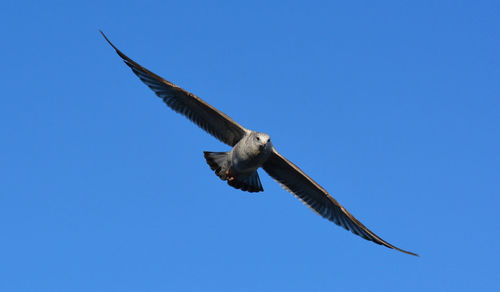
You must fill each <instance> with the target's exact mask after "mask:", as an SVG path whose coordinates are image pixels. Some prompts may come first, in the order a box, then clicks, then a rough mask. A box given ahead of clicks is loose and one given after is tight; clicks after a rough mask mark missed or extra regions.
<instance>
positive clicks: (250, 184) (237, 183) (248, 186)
mask: <svg viewBox="0 0 500 292" xmlns="http://www.w3.org/2000/svg"><path fill="white" fill-rule="evenodd" d="M227 183H228V184H229V185H230V186H232V187H233V188H236V189H241V190H242V191H247V192H250V193H256V192H262V191H264V188H262V184H261V183H260V178H259V174H258V173H257V171H254V172H252V173H251V174H249V175H244V176H243V175H240V176H236V177H235V178H234V179H233V180H228V181H227Z"/></svg>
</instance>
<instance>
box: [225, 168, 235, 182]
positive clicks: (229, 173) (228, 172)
mask: <svg viewBox="0 0 500 292" xmlns="http://www.w3.org/2000/svg"><path fill="white" fill-rule="evenodd" d="M226 178H227V181H233V180H234V175H232V174H231V167H229V168H228V169H227V170H226Z"/></svg>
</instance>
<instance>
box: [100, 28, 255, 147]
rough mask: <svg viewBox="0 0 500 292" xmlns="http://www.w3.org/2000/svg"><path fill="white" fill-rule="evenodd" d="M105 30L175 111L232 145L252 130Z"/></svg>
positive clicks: (140, 73)
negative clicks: (136, 57) (135, 56)
mask: <svg viewBox="0 0 500 292" xmlns="http://www.w3.org/2000/svg"><path fill="white" fill-rule="evenodd" d="M101 34H102V35H103V36H104V38H105V39H106V41H107V42H108V43H109V44H110V45H111V46H112V47H113V49H115V51H116V52H117V53H118V55H119V56H120V57H121V58H122V59H123V61H124V62H125V64H127V66H129V67H130V68H131V69H132V71H133V72H134V73H135V75H137V76H138V77H139V78H140V79H141V81H142V82H144V84H146V85H147V86H149V88H151V89H152V90H153V91H154V92H155V93H156V95H158V96H159V97H160V98H161V99H163V101H164V102H165V103H166V104H167V105H168V106H169V107H170V108H171V109H173V110H174V111H176V112H178V113H180V114H182V115H184V116H186V117H187V118H188V119H190V120H191V121H193V122H194V123H195V124H197V125H198V126H199V127H201V128H202V129H203V130H205V131H207V132H208V133H210V134H211V135H213V136H214V137H216V138H217V139H219V140H220V141H222V142H224V143H226V144H228V145H230V146H234V145H235V144H236V143H238V141H239V140H240V139H241V138H243V136H245V135H246V134H247V133H248V132H249V130H247V129H245V128H244V127H243V126H241V125H240V124H238V123H236V122H235V121H233V120H232V119H231V118H230V117H228V116H227V115H226V114H224V113H223V112H221V111H219V110H217V109H216V108H214V107H213V106H211V105H209V104H208V103H206V102H205V101H204V100H202V99H201V98H199V97H197V96H196V95H194V94H192V93H190V92H187V91H185V90H184V89H182V88H180V87H178V86H177V85H175V84H173V83H171V82H169V81H167V80H165V79H163V78H161V77H160V76H158V75H156V74H155V73H153V72H151V71H149V70H148V69H146V68H144V67H142V66H141V65H139V64H137V63H136V62H134V61H133V60H132V59H130V58H129V57H127V56H126V55H125V54H123V53H122V52H121V51H120V50H118V48H116V47H115V46H114V45H113V44H112V43H111V42H110V41H109V39H108V38H107V37H106V35H105V34H104V33H103V32H102V31H101Z"/></svg>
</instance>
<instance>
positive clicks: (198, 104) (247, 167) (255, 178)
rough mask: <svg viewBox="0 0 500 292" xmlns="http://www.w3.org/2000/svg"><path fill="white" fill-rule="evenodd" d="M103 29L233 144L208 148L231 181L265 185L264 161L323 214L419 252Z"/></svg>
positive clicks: (167, 97)
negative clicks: (385, 234) (377, 228)
mask: <svg viewBox="0 0 500 292" xmlns="http://www.w3.org/2000/svg"><path fill="white" fill-rule="evenodd" d="M101 34H102V35H103V37H104V38H105V39H106V41H107V42H108V43H109V44H110V45H111V46H112V47H113V49H115V51H116V53H118V55H119V56H120V57H121V58H122V59H123V61H124V62H125V64H127V66H129V67H130V68H131V69H132V71H133V72H134V73H135V74H136V75H137V76H138V77H139V78H140V79H141V81H142V82H144V83H145V84H146V85H147V86H148V87H149V88H151V89H152V90H153V91H154V92H155V93H156V95H158V96H159V97H160V98H161V99H163V101H164V102H165V103H166V104H167V105H168V106H169V107H170V108H171V109H173V110H174V111H176V112H178V113H181V114H182V115H184V116H186V117H187V118H188V119H190V120H191V121H193V122H194V123H195V124H197V125H198V126H199V127H201V128H202V129H203V130H205V131H207V132H208V133H210V134H211V135H213V136H214V137H216V138H217V139H219V140H220V141H222V142H224V143H226V144H228V145H229V146H231V147H233V148H232V149H231V151H229V152H204V156H205V159H206V161H207V163H208V165H209V166H210V168H211V169H212V170H214V171H215V174H216V175H217V176H219V177H220V178H221V179H222V180H224V181H227V183H228V184H229V185H230V186H232V187H234V188H237V189H241V190H243V191H248V192H260V191H263V190H264V189H263V188H262V184H261V182H260V179H259V175H258V173H257V169H258V168H260V167H262V168H263V169H264V170H265V171H266V172H267V173H268V174H269V175H270V176H271V177H272V178H273V179H275V180H276V181H277V182H279V183H280V184H281V185H282V186H283V187H284V188H285V189H286V190H288V191H289V192H291V193H292V194H293V195H295V196H296V197H297V198H299V199H300V200H302V202H304V203H305V204H306V205H307V206H309V207H310V208H311V209H312V210H313V211H315V212H316V213H317V214H319V215H321V216H323V217H324V218H326V219H328V220H330V221H333V222H334V223H335V224H337V225H339V226H342V227H343V228H345V229H347V230H350V231H351V232H352V233H354V234H356V235H359V236H361V237H362V238H364V239H366V240H370V241H373V242H375V243H377V244H381V245H384V246H386V247H388V248H392V249H396V250H399V251H401V252H404V253H407V254H410V255H415V256H416V255H417V254H415V253H412V252H409V251H405V250H402V249H400V248H397V247H395V246H394V245H392V244H390V243H388V242H386V241H385V240H383V239H382V238H380V237H379V236H377V235H376V234H375V233H373V232H372V231H371V230H369V229H368V228H366V227H365V226H364V225H363V224H362V223H361V222H359V221H358V220H357V219H356V218H355V217H354V216H352V215H351V213H349V212H348V211H347V210H346V209H345V208H344V207H342V205H340V204H339V203H338V202H337V201H336V200H335V199H334V198H333V197H332V196H330V194H328V192H327V191H326V190H325V189H323V188H322V187H321V186H320V185H319V184H317V183H316V182H315V181H314V180H312V179H311V178H310V177H309V176H308V175H307V174H305V173H304V172H303V171H302V170H301V169H300V168H298V167H297V166H296V165H295V164H293V163H292V162H290V161H288V160H287V159H286V158H285V157H283V156H282V155H281V154H280V153H278V151H276V149H275V148H274V146H273V144H272V142H271V139H270V137H269V135H267V134H265V133H261V132H256V131H251V130H249V129H246V128H245V127H243V126H241V125H240V124H238V123H236V122H235V121H233V120H232V119H231V118H230V117H228V116H227V115H226V114H224V113H223V112H221V111H219V110H217V109H216V108H214V107H213V106H211V105H209V104H208V103H206V102H205V101H203V100H202V99H201V98H199V97H197V96H196V95H194V94H192V93H190V92H187V91H186V90H184V89H182V88H180V87H178V86H177V85H175V84H173V83H171V82H169V81H167V80H165V79H163V78H161V77H160V76H158V75H156V74H154V73H153V72H151V71H149V70H148V69H146V68H144V67H142V66H141V65H139V64H137V63H136V62H134V61H133V60H132V59H130V58H129V57H127V56H126V55H125V54H123V53H122V52H121V51H120V50H118V48H117V47H115V45H113V44H112V43H111V41H109V39H108V38H107V37H106V35H104V33H103V32H102V31H101Z"/></svg>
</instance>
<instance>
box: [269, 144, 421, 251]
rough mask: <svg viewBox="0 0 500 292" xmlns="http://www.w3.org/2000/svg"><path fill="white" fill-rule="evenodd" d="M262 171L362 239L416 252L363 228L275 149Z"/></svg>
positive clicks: (315, 209)
mask: <svg viewBox="0 0 500 292" xmlns="http://www.w3.org/2000/svg"><path fill="white" fill-rule="evenodd" d="M263 168H264V170H265V171H266V172H267V173H268V174H269V175H270V176H272V177H273V178H274V179H275V180H276V181H278V182H279V183H280V184H281V185H282V186H283V187H284V188H285V189H286V190H288V191H289V192H291V193H292V194H294V195H295V196H296V197H298V198H299V199H300V200H302V201H303V202H304V203H305V204H306V205H307V206H309V207H310V208H311V209H312V210H313V211H314V212H316V213H318V214H319V215H321V216H323V217H324V218H326V219H328V220H330V221H333V222H334V223H335V224H337V225H339V226H342V227H344V228H345V229H347V230H350V231H351V232H352V233H354V234H356V235H359V236H361V237H363V238H364V239H366V240H370V241H373V242H375V243H377V244H381V245H385V246H387V247H389V248H393V249H396V250H399V251H401V252H404V253H407V254H410V255H414V256H416V255H417V254H415V253H412V252H409V251H405V250H402V249H399V248H397V247H395V246H394V245H392V244H390V243H388V242H386V241H384V240H383V239H382V238H380V237H378V236H377V235H376V234H375V233H373V232H372V231H370V230H369V229H368V228H366V227H365V226H364V225H363V224H362V223H361V222H359V221H358V219H356V218H355V217H354V216H352V215H351V213H349V212H347V210H346V209H345V208H344V207H342V205H340V204H339V203H338V202H337V201H336V200H335V199H334V198H333V197H332V196H330V194H328V192H327V191H325V190H324V189H323V188H322V187H321V186H320V185H318V184H317V183H316V182H315V181H313V180H312V179H311V178H310V177H309V176H307V174H305V173H304V172H303V171H302V170H300V168H298V167H297V166H296V165H295V164H293V163H291V162H290V161H288V160H287V159H286V158H285V157H283V156H282V155H281V154H279V153H278V152H277V151H276V150H275V149H273V153H272V154H271V156H270V157H269V159H268V160H267V161H266V163H264V165H263Z"/></svg>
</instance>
